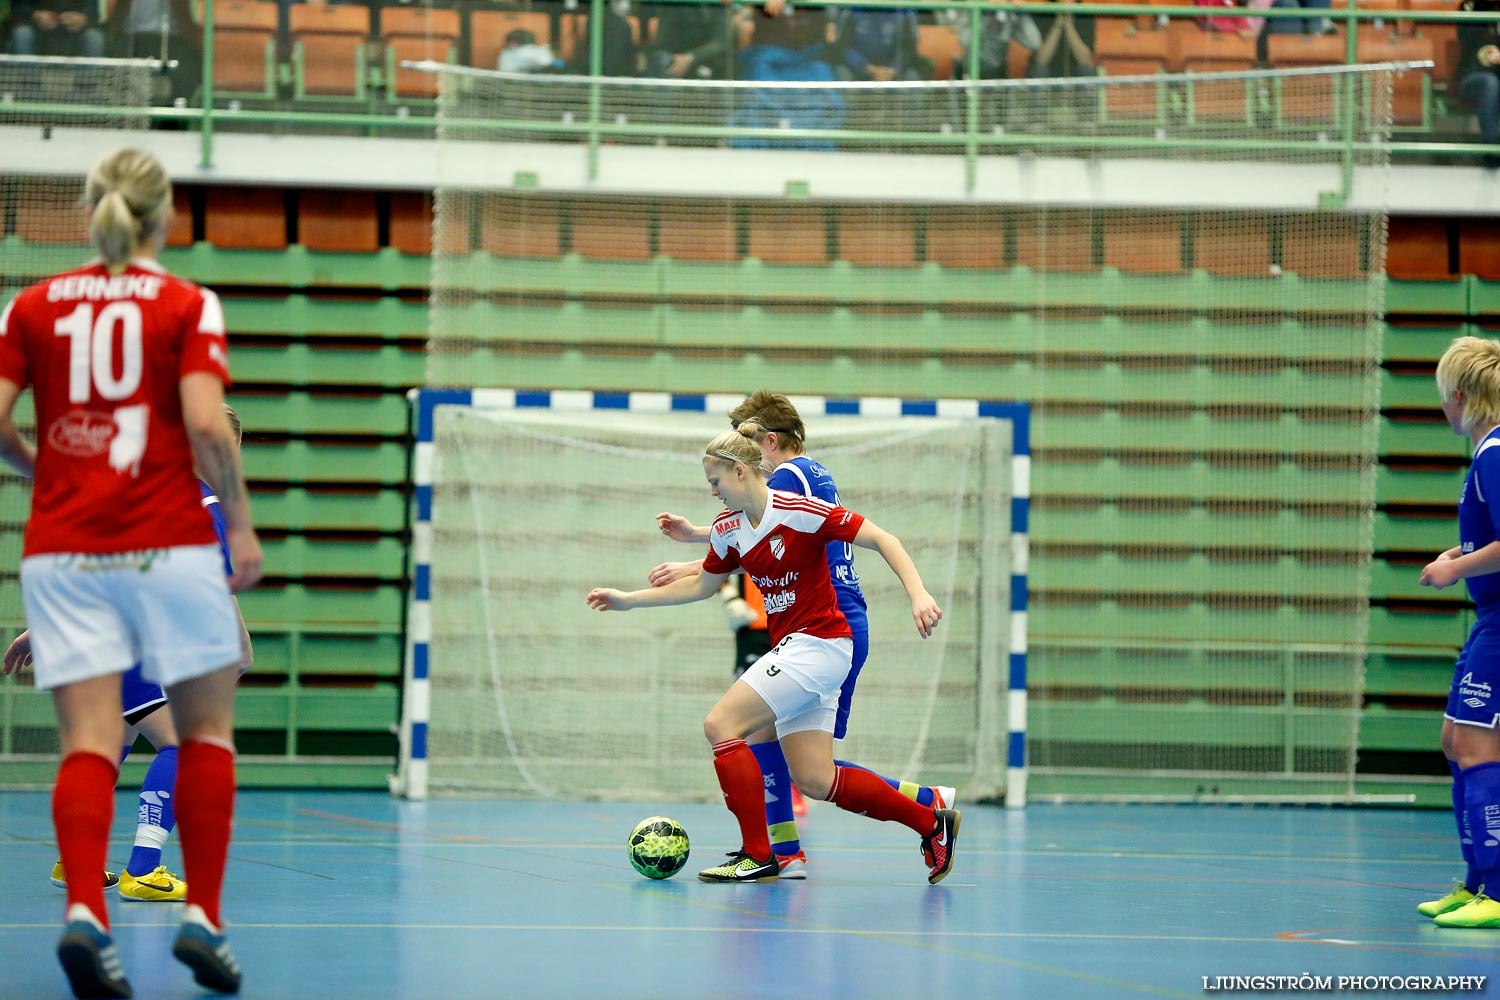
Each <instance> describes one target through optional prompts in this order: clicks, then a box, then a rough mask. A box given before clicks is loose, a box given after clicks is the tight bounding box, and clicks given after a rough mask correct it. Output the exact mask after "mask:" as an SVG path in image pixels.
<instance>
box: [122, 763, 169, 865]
mask: <svg viewBox="0 0 1500 1000" xmlns="http://www.w3.org/2000/svg"><path fill="white" fill-rule="evenodd" d="M176 790H177V748H176V747H162V748H161V749H159V750H157V751H156V759H155V760H154V761H152V762H151V766H150V767H148V768H147V769H146V777H145V778H143V779H142V780H141V808H140V813H139V814H138V816H137V817H136V827H135V848H134V850H132V851H131V852H130V860H129V861H128V862H127V863H126V865H125V870H126V871H128V872H129V873H130V874H132V875H134V876H136V877H137V878H139V877H140V876H142V875H146V874H149V873H150V872H152V871H155V870H156V866H157V865H159V864H161V849H162V845H164V844H165V843H166V842H167V836H168V834H170V833H171V832H172V827H174V826H176V825H177V817H176V816H175V815H173V812H172V793H173V792H174V791H176Z"/></svg>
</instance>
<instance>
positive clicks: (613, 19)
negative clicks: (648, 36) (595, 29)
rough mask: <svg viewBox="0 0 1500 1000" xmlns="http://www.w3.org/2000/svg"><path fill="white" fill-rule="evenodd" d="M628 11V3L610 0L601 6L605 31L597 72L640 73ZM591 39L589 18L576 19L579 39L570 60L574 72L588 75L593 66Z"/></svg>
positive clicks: (575, 42)
mask: <svg viewBox="0 0 1500 1000" xmlns="http://www.w3.org/2000/svg"><path fill="white" fill-rule="evenodd" d="M629 11H630V0H613V2H611V3H607V4H605V5H604V31H603V40H602V42H601V44H602V46H603V53H602V60H601V62H600V66H599V69H600V72H601V73H602V75H604V76H635V75H636V74H638V73H639V72H640V62H639V56H640V53H639V52H637V50H636V43H635V29H634V28H632V27H631V26H630V21H628V20H627V19H626V17H627V14H628V13H629ZM592 37H593V33H592V29H591V28H590V26H589V19H588V18H586V17H584V18H580V19H579V20H578V36H577V38H576V40H575V41H574V44H573V59H572V65H571V66H570V67H569V69H570V70H571V71H572V72H574V73H580V74H587V73H590V72H592V70H593V66H592V63H591V62H590V57H589V40H590V39H591V38H592Z"/></svg>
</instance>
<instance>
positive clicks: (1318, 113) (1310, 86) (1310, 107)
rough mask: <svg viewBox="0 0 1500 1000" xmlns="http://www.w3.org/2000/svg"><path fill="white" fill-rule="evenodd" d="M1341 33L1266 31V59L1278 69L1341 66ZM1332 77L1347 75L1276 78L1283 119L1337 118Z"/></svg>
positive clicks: (1317, 122) (1323, 120)
mask: <svg viewBox="0 0 1500 1000" xmlns="http://www.w3.org/2000/svg"><path fill="white" fill-rule="evenodd" d="M1344 56H1345V51H1344V36H1343V35H1342V33H1340V34H1335V35H1268V36H1266V61H1267V62H1268V63H1269V64H1270V65H1272V66H1274V67H1276V68H1277V69H1290V68H1295V67H1299V66H1342V65H1343V64H1344ZM1334 79H1339V80H1343V81H1347V80H1348V79H1350V78H1349V77H1337V78H1335V77H1316V76H1299V77H1290V78H1287V79H1278V80H1277V81H1276V93H1275V95H1274V96H1275V99H1276V100H1277V102H1278V103H1277V109H1278V113H1279V114H1280V116H1281V120H1282V121H1283V122H1294V123H1295V122H1301V123H1304V124H1309V125H1329V124H1332V123H1333V122H1335V121H1336V120H1337V118H1336V117H1335V113H1336V111H1337V106H1336V105H1335V103H1334V94H1335V85H1334V83H1333V81H1334Z"/></svg>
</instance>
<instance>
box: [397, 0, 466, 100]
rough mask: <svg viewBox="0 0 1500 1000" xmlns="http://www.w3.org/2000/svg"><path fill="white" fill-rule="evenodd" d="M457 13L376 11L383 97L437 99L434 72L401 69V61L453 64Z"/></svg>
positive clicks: (408, 9) (405, 9) (402, 9)
mask: <svg viewBox="0 0 1500 1000" xmlns="http://www.w3.org/2000/svg"><path fill="white" fill-rule="evenodd" d="M458 37H459V23H458V11H456V10H444V9H442V8H439V7H385V8H382V10H381V11H380V40H381V42H382V43H383V44H384V45H385V58H386V72H387V77H386V87H387V89H388V93H387V96H389V97H391V98H393V99H400V98H406V97H414V98H421V99H427V100H431V99H434V98H436V97H437V94H438V84H439V82H440V81H439V80H438V77H437V74H435V73H423V72H422V71H421V70H415V69H403V68H402V67H401V63H402V62H403V61H405V60H412V61H420V60H424V59H427V60H431V61H433V62H453V61H455V59H456V58H457V53H458Z"/></svg>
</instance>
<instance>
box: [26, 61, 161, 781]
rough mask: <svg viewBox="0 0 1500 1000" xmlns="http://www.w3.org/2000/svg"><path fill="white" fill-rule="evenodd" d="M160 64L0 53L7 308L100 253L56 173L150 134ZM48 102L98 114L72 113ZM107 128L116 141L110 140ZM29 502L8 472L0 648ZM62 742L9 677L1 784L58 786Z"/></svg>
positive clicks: (32, 696) (77, 180)
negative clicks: (83, 155)
mask: <svg viewBox="0 0 1500 1000" xmlns="http://www.w3.org/2000/svg"><path fill="white" fill-rule="evenodd" d="M155 66H156V64H155V63H154V62H150V61H147V60H126V59H65V58H36V57H21V56H0V144H4V145H5V146H7V147H8V148H9V149H11V150H14V151H16V155H13V156H8V157H7V158H6V162H7V163H9V164H12V166H10V167H8V168H6V169H5V170H4V171H0V307H3V304H4V303H8V302H9V301H10V300H11V299H12V298H13V297H14V296H15V295H16V294H17V293H18V292H20V291H21V290H22V289H23V288H25V287H26V286H27V285H30V284H32V283H34V282H36V281H39V280H41V279H42V278H45V277H47V276H48V275H51V274H55V273H57V272H59V271H63V270H67V269H69V268H73V267H77V266H79V265H80V264H82V263H84V262H85V261H87V260H88V259H89V257H90V256H92V250H91V249H90V248H89V242H88V230H87V224H86V220H85V216H84V210H83V205H82V195H83V177H82V176H81V175H74V176H66V177H62V176H57V174H56V170H57V167H56V163H57V161H58V159H59V158H60V157H61V156H62V155H63V154H61V153H60V150H64V149H66V150H67V153H68V155H69V157H71V155H72V154H74V153H76V152H77V151H78V150H80V149H86V150H89V151H90V155H103V154H104V153H105V152H107V151H108V150H109V149H110V148H112V147H113V145H124V144H125V142H121V141H116V140H120V139H124V140H126V141H128V137H129V134H130V132H133V131H139V130H144V129H145V127H146V123H147V122H146V117H145V116H144V115H143V114H139V113H133V112H140V111H143V110H144V109H145V108H146V107H147V106H148V104H149V96H150V90H151V74H152V72H153V71H154V69H155ZM44 105H57V106H64V109H65V107H85V108H89V109H90V110H89V111H88V113H87V114H82V115H73V114H64V113H61V111H59V109H58V108H57V107H54V108H50V109H49V108H46V107H43V106H44ZM103 130H108V131H109V132H110V133H111V135H109V136H108V137H104V136H102V135H101V132H102V131H103ZM113 133H121V134H120V135H115V134H113ZM105 143H111V144H112V145H106V144H105ZM18 163H21V164H25V166H24V167H19V166H15V164H18ZM16 417H17V420H18V421H19V422H20V424H21V431H22V433H23V434H25V435H26V436H27V437H30V436H31V435H32V434H33V432H34V428H33V426H32V423H33V412H32V405H31V394H30V393H26V394H24V395H23V396H22V397H21V399H20V401H19V402H18V404H17V407H16ZM30 506H31V488H30V484H29V483H28V482H27V481H26V480H24V479H21V478H20V477H19V476H16V475H15V474H14V473H12V472H11V471H10V468H9V467H8V466H0V642H3V643H4V644H7V645H8V644H9V643H10V641H11V639H12V638H14V637H15V636H16V635H17V634H18V633H19V632H20V631H21V629H23V628H25V616H24V613H23V611H22V608H21V590H20V584H19V582H18V578H17V569H18V568H19V566H20V562H21V534H22V531H23V529H24V527H25V524H26V516H27V512H28V511H29V509H30ZM57 746H58V742H57V723H56V719H55V717H54V715H53V711H52V701H51V699H50V697H48V696H46V695H45V694H41V693H38V692H36V691H34V690H32V687H31V671H30V669H29V668H28V669H27V670H25V671H23V672H22V673H21V674H20V675H19V676H11V677H6V678H3V679H0V785H16V784H36V783H42V782H48V781H50V780H51V778H52V775H53V773H54V772H55V771H56V767H57V764H56V759H55V756H54V754H55V753H56V750H57Z"/></svg>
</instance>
